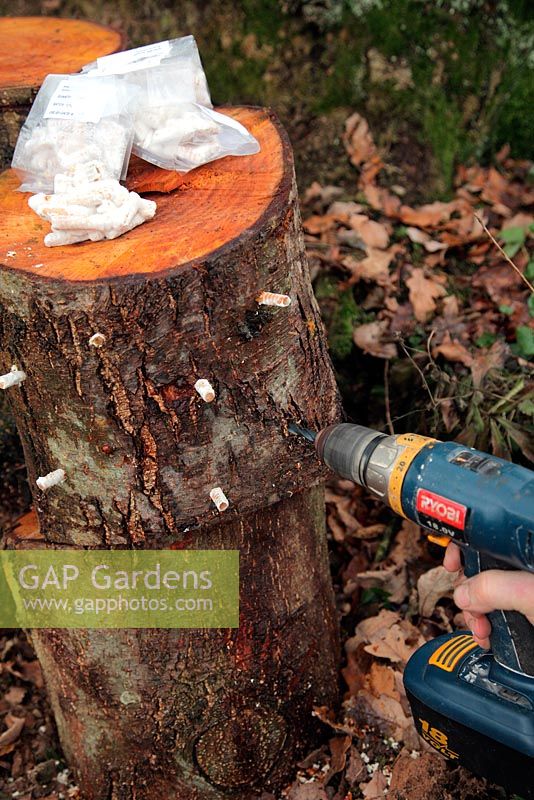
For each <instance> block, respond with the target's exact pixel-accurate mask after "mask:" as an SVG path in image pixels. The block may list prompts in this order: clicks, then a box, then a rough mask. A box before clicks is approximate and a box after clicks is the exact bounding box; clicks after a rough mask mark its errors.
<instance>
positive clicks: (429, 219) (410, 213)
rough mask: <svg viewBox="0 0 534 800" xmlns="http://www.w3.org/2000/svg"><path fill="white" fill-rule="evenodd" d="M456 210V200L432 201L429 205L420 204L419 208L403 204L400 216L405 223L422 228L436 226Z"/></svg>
mask: <svg viewBox="0 0 534 800" xmlns="http://www.w3.org/2000/svg"><path fill="white" fill-rule="evenodd" d="M455 210H456V204H455V203H454V202H451V203H440V202H436V203H430V204H428V205H424V206H419V208H410V206H401V208H400V211H399V218H400V219H401V220H402V222H404V224H405V225H412V226H415V227H421V228H435V227H436V226H437V225H439V223H440V222H443V221H445V220H447V219H449V218H450V216H451V214H452V212H453V211H455Z"/></svg>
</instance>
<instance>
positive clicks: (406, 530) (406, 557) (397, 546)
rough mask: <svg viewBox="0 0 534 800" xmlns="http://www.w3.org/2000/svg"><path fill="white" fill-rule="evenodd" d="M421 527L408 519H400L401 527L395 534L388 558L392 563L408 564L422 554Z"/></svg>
mask: <svg viewBox="0 0 534 800" xmlns="http://www.w3.org/2000/svg"><path fill="white" fill-rule="evenodd" d="M423 552H424V548H423V545H422V543H421V528H420V527H419V525H416V523H415V522H412V521H411V520H410V519H404V520H403V521H402V527H401V529H400V531H398V533H397V535H396V536H395V542H394V544H393V547H392V549H391V553H390V555H389V559H390V560H391V561H393V563H394V564H410V563H411V562H412V561H417V559H419V558H421V556H422V555H423Z"/></svg>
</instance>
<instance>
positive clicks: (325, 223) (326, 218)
mask: <svg viewBox="0 0 534 800" xmlns="http://www.w3.org/2000/svg"><path fill="white" fill-rule="evenodd" d="M302 227H303V228H304V230H305V231H306V233H311V234H313V235H317V234H319V233H326V232H327V231H331V230H334V229H335V228H336V227H337V218H336V217H335V216H333V215H330V214H324V215H323V216H318V215H314V216H312V217H308V219H306V220H304V222H303V223H302Z"/></svg>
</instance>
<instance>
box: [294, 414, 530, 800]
mask: <svg viewBox="0 0 534 800" xmlns="http://www.w3.org/2000/svg"><path fill="white" fill-rule="evenodd" d="M290 430H291V431H292V432H294V433H299V434H301V435H303V436H305V438H307V439H308V440H310V441H314V442H315V448H316V451H317V454H318V456H319V458H320V459H321V460H322V461H324V462H325V463H326V464H327V465H328V466H329V467H330V468H331V469H332V470H333V471H334V472H336V473H337V474H338V475H340V476H342V477H344V478H348V479H350V480H352V481H355V482H356V483H358V484H360V485H361V486H365V487H366V488H367V489H369V490H370V491H371V492H372V493H373V494H374V495H375V496H376V497H378V498H380V499H381V500H382V501H383V502H384V503H386V504H388V505H389V506H390V507H391V508H392V509H393V510H394V511H396V512H397V513H398V514H400V515H402V516H404V517H406V518H408V519H411V520H413V521H414V522H416V523H417V524H419V525H421V526H422V527H423V528H425V529H426V531H427V532H428V533H429V538H430V539H431V540H433V541H435V542H437V543H439V544H447V543H448V542H449V541H451V540H453V541H455V542H456V543H457V544H458V545H459V546H460V548H461V549H462V552H463V558H464V564H465V573H466V575H467V576H472V575H475V574H477V573H478V572H480V571H482V570H486V569H503V570H518V569H519V570H527V571H528V572H534V473H533V472H532V471H530V470H528V469H525V468H524V467H520V466H517V465H515V464H511V463H509V462H507V461H504V460H502V459H500V458H496V457H494V456H490V455H488V454H486V453H481V452H479V451H477V450H473V449H471V448H469V447H466V446H465V445H462V444H457V443H455V442H438V441H436V440H434V439H428V438H426V437H424V436H418V435H416V434H401V435H398V436H388V435H385V434H383V433H378V432H377V431H374V430H371V429H370V428H365V427H363V426H361V425H351V424H339V425H331V426H330V427H328V428H325V429H324V430H322V431H320V432H319V433H318V434H317V435H316V434H314V433H313V432H312V431H308V430H306V429H303V428H299V427H298V426H296V425H291V426H290ZM489 616H490V620H491V625H492V633H491V651H486V650H484V649H482V648H481V647H479V646H478V645H477V644H476V643H475V641H474V640H473V638H472V636H471V635H470V634H468V633H466V632H455V633H452V634H446V635H444V636H439V637H437V638H436V639H434V640H433V641H431V642H427V644H425V645H424V646H423V647H421V648H420V649H419V650H418V651H417V652H416V653H414V655H413V656H412V657H411V659H410V661H409V662H408V664H407V667H406V670H405V672H404V683H405V687H406V692H407V695H408V698H409V700H410V704H411V707H412V712H413V716H414V720H415V724H416V727H417V729H418V731H419V733H420V735H421V736H422V737H423V738H424V739H425V740H426V741H427V742H428V743H429V744H430V745H432V747H434V748H435V749H436V750H438V751H439V752H441V753H442V754H443V755H445V756H446V757H447V758H449V759H452V760H453V761H455V762H456V763H460V764H463V765H464V766H466V767H467V768H468V769H471V770H472V771H473V772H475V773H477V774H479V775H481V776H483V777H485V778H488V779H489V780H492V781H494V782H495V783H500V784H501V785H503V786H506V787H507V788H508V789H510V790H511V791H515V792H518V793H519V794H520V795H521V796H522V797H524V798H529V799H530V800H534V780H533V769H534V626H532V625H531V624H530V622H529V621H528V620H527V618H526V617H524V616H523V615H521V614H519V613H517V612H514V611H496V612H494V613H492V614H490V615H489Z"/></svg>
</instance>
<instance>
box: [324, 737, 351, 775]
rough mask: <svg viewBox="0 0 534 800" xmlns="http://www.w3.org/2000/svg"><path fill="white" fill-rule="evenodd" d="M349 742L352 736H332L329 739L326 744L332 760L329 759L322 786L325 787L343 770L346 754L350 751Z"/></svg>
mask: <svg viewBox="0 0 534 800" xmlns="http://www.w3.org/2000/svg"><path fill="white" fill-rule="evenodd" d="M351 742H352V736H334V737H332V739H330V741H329V743H328V744H329V746H330V752H331V754H332V758H331V759H330V767H329V769H328V772H327V773H326V775H325V776H324V780H323V786H326V785H327V784H328V783H329V781H330V780H331V779H332V778H333V777H334V775H336V774H337V773H338V772H341V770H343V769H345V764H346V762H347V752H348V750H349V749H350V745H351Z"/></svg>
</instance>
